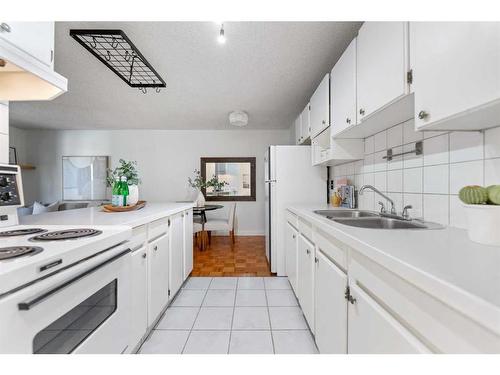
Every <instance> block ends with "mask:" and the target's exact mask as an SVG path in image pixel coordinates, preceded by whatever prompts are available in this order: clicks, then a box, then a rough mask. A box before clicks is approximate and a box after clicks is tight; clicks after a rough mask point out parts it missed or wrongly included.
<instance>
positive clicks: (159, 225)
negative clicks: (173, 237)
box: [148, 217, 169, 242]
mask: <svg viewBox="0 0 500 375" xmlns="http://www.w3.org/2000/svg"><path fill="white" fill-rule="evenodd" d="M168 223H169V218H168V217H164V218H162V219H158V220H155V221H153V222H151V223H149V235H148V241H149V242H151V241H153V240H154V239H155V238H158V237H160V236H161V235H163V234H167V233H168Z"/></svg>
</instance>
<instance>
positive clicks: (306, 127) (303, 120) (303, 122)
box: [300, 103, 311, 140]
mask: <svg viewBox="0 0 500 375" xmlns="http://www.w3.org/2000/svg"><path fill="white" fill-rule="evenodd" d="M309 117H310V113H309V103H307V105H306V107H305V108H304V110H303V111H302V113H301V114H300V129H301V131H300V133H301V135H302V139H303V140H305V139H307V138H309V137H310V136H311V124H310V119H309Z"/></svg>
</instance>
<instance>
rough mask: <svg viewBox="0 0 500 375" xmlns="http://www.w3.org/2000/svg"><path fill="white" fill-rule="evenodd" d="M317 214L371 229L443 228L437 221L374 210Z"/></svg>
mask: <svg viewBox="0 0 500 375" xmlns="http://www.w3.org/2000/svg"><path fill="white" fill-rule="evenodd" d="M314 213H315V214H317V215H321V216H323V217H325V218H327V219H329V220H332V221H335V222H336V223H339V224H344V225H349V226H351V227H358V228H370V229H442V228H444V227H443V226H442V225H440V224H437V223H431V222H425V221H416V220H405V219H403V218H401V219H398V218H392V217H385V216H381V215H380V214H378V213H376V212H373V211H364V210H317V211H314Z"/></svg>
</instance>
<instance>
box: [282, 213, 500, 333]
mask: <svg viewBox="0 0 500 375" xmlns="http://www.w3.org/2000/svg"><path fill="white" fill-rule="evenodd" d="M317 209H334V208H332V207H330V206H326V205H323V206H311V205H308V206H305V205H304V206H294V207H290V208H289V210H290V211H291V212H293V213H295V214H297V215H298V216H302V217H304V218H305V219H307V220H308V221H309V222H312V223H313V224H314V225H315V226H317V227H318V228H321V229H322V230H324V231H325V232H327V233H330V234H331V235H332V236H334V237H336V238H338V239H339V240H340V241H342V242H343V243H345V244H346V245H348V246H350V247H351V248H353V249H355V250H357V251H359V252H361V253H362V254H364V255H365V256H368V257H369V258H371V259H373V260H374V261H376V262H378V263H379V264H381V265H383V266H385V267H386V268H388V269H389V270H391V271H393V272H394V273H396V274H399V275H400V276H401V277H403V278H404V279H406V280H408V281H410V282H412V283H413V284H414V285H416V286H418V287H420V288H421V289H423V290H426V291H428V292H429V293H430V294H433V295H435V296H436V297H438V298H440V299H442V300H443V301H446V302H448V303H450V305H452V306H455V307H456V308H458V309H459V310H460V311H464V312H465V311H467V312H469V313H470V314H471V315H474V316H475V317H478V318H480V320H483V319H485V320H486V321H489V322H490V324H491V323H492V322H495V323H496V324H497V325H498V327H500V246H486V245H481V244H477V243H475V242H472V241H470V240H469V238H468V237H467V231H466V230H464V229H458V228H452V227H447V228H445V229H434V230H416V229H409V230H408V229H397V230H387V229H367V228H356V227H350V226H347V225H343V224H339V223H336V222H333V221H331V220H329V219H327V218H324V217H322V216H320V215H317V214H315V213H314V212H313V211H314V210H317Z"/></svg>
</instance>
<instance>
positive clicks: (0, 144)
mask: <svg viewBox="0 0 500 375" xmlns="http://www.w3.org/2000/svg"><path fill="white" fill-rule="evenodd" d="M0 163H2V164H9V136H8V134H2V133H0Z"/></svg>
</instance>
